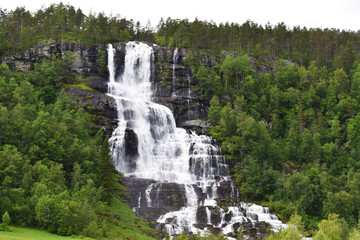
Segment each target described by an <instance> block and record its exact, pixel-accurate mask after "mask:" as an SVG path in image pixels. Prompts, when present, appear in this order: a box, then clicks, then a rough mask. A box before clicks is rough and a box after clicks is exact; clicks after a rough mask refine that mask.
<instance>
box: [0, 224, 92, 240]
mask: <svg viewBox="0 0 360 240" xmlns="http://www.w3.org/2000/svg"><path fill="white" fill-rule="evenodd" d="M10 230H11V232H5V231H0V239H1V240H23V239H24V240H25V239H26V240H32V239H33V240H35V239H36V240H38V239H44V240H74V239H87V240H90V239H91V238H76V237H62V236H58V235H55V234H51V233H48V232H46V231H41V230H38V229H33V228H22V227H10Z"/></svg>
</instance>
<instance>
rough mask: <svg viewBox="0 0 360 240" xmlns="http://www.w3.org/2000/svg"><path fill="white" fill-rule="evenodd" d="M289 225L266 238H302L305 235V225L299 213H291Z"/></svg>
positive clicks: (295, 239) (275, 239) (286, 239)
mask: <svg viewBox="0 0 360 240" xmlns="http://www.w3.org/2000/svg"><path fill="white" fill-rule="evenodd" d="M288 224H289V227H288V228H286V229H284V230H280V231H279V232H278V233H271V235H270V236H269V237H267V238H265V239H266V240H288V239H291V240H300V239H302V238H303V237H304V235H305V232H304V227H303V225H302V223H301V217H300V216H299V215H297V214H293V215H291V218H290V221H289V222H288Z"/></svg>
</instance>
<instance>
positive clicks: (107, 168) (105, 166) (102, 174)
mask: <svg viewBox="0 0 360 240" xmlns="http://www.w3.org/2000/svg"><path fill="white" fill-rule="evenodd" d="M114 174H115V167H114V165H113V163H112V157H111V155H110V146H109V139H108V137H107V136H105V138H104V141H103V144H102V145H101V157H100V162H99V182H100V186H101V187H103V189H104V191H103V196H102V199H103V200H104V201H106V202H108V203H111V198H112V196H113V193H114V188H115V187H114V185H115V184H114V182H115V177H114Z"/></svg>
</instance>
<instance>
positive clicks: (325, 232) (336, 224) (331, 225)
mask: <svg viewBox="0 0 360 240" xmlns="http://www.w3.org/2000/svg"><path fill="white" fill-rule="evenodd" d="M346 238H347V235H346V227H345V226H344V224H343V223H341V221H339V218H338V215H336V214H330V215H329V216H328V219H327V220H322V221H321V222H320V223H319V230H318V231H317V232H316V234H315V236H314V238H313V239H314V240H325V239H330V240H341V239H346Z"/></svg>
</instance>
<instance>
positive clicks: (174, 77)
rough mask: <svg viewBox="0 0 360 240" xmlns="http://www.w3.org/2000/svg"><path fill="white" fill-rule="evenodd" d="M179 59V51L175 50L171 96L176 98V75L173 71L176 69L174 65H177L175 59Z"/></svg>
mask: <svg viewBox="0 0 360 240" xmlns="http://www.w3.org/2000/svg"><path fill="white" fill-rule="evenodd" d="M178 57H179V49H178V48H175V50H174V54H173V76H172V81H173V82H172V96H173V97H174V96H176V94H175V91H176V75H175V69H176V64H177V59H178Z"/></svg>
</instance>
